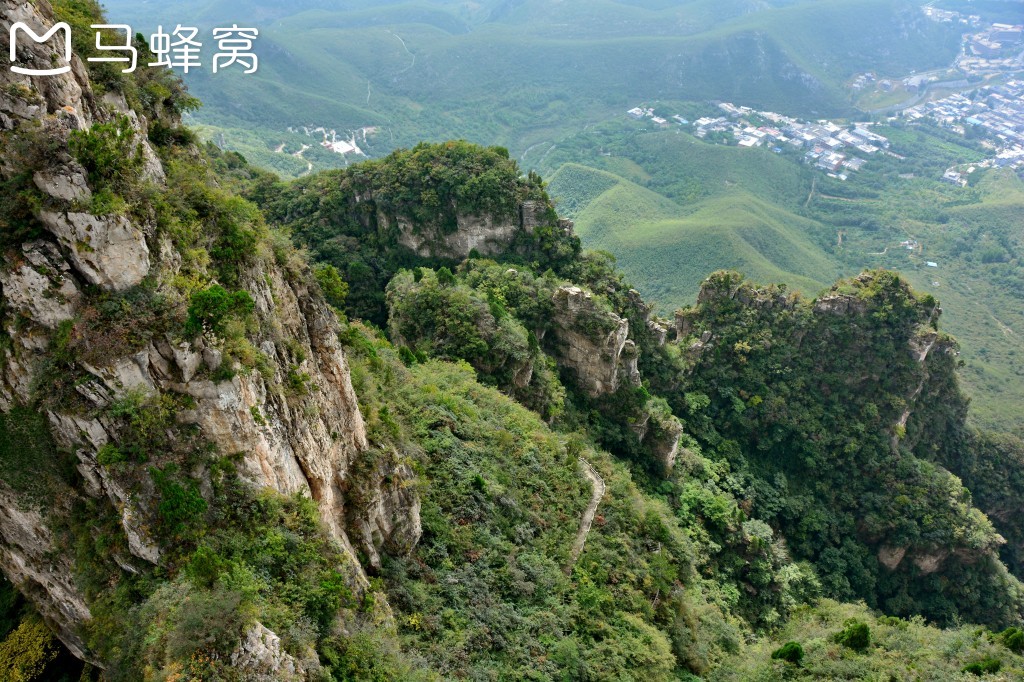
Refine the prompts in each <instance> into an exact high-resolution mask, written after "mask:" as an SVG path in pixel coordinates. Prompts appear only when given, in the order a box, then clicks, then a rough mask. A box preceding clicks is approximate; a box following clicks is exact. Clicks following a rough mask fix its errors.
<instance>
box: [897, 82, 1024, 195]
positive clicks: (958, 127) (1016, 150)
mask: <svg viewBox="0 0 1024 682" xmlns="http://www.w3.org/2000/svg"><path fill="white" fill-rule="evenodd" d="M901 115H902V117H903V118H905V119H907V120H909V121H920V120H929V121H931V122H933V123H935V124H937V125H939V126H942V127H944V128H948V129H950V130H952V131H954V132H956V133H958V134H960V135H966V133H967V129H968V126H973V127H976V128H981V129H983V131H984V133H985V138H986V140H987V141H988V142H989V143H990V144H992V146H993V147H994V151H995V155H994V156H992V157H991V158H989V159H987V160H985V161H982V162H981V163H978V164H974V165H975V167H982V168H986V167H989V168H990V167H996V168H1007V167H1008V168H1014V169H1024V80H1011V81H1008V82H1007V83H1005V84H1003V85H990V86H986V87H984V88H981V89H980V90H978V91H976V92H975V93H973V95H972V96H970V97H968V96H966V95H961V94H955V95H950V96H949V97H946V98H944V99H940V100H936V101H934V102H926V103H925V104H919V105H918V106H916V107H911V108H909V109H906V110H904V111H903V112H902V114H901ZM973 170H974V169H970V170H968V173H970V172H973ZM943 179H944V180H946V181H947V182H951V183H953V184H958V185H965V184H967V180H966V177H965V173H964V172H962V171H961V170H960V169H959V168H957V167H954V168H951V169H949V170H947V171H946V173H945V175H944V176H943Z"/></svg>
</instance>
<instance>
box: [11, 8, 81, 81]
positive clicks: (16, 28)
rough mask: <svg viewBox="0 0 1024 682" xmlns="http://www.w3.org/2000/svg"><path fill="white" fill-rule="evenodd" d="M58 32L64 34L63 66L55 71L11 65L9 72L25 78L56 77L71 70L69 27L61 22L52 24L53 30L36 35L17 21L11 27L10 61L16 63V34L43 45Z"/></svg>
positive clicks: (25, 25)
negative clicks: (24, 35) (25, 35)
mask: <svg viewBox="0 0 1024 682" xmlns="http://www.w3.org/2000/svg"><path fill="white" fill-rule="evenodd" d="M58 32H63V33H64V61H65V62H66V64H65V65H64V66H61V67H58V68H56V69H27V68H25V67H23V66H14V65H13V64H12V65H11V71H13V72H14V73H20V74H24V75H26V76H58V75H60V74H62V73H67V72H68V71H70V70H71V27H70V26H68V25H67V24H66V23H64V22H63V21H62V22H60V23H59V24H54V26H53V28H51V29H50V30H49V31H47V32H46V33H44V34H43V35H38V34H37V33H36V32H35V31H33V30H32V29H31V28H29V27H28V25H27V24H25V23H24V22H21V21H19V22H18V23H16V24H14V25H13V26H11V61H12V62H16V61H18V34H19V33H25V34H27V35H28V37H29V38H31V39H32V42H34V43H45V42H46V41H48V40H49V39H50V38H52V37H53V36H54V35H55V34H57V33H58Z"/></svg>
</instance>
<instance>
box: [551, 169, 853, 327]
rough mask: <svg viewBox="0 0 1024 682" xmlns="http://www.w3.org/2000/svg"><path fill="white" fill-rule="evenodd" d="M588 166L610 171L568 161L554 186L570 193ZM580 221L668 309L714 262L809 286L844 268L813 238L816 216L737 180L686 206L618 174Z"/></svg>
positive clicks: (590, 239) (687, 299)
mask: <svg viewBox="0 0 1024 682" xmlns="http://www.w3.org/2000/svg"><path fill="white" fill-rule="evenodd" d="M588 174H594V175H597V176H598V178H599V179H600V180H605V181H607V180H609V176H610V174H608V173H604V172H603V171H597V170H592V169H586V168H585V167H582V166H566V167H563V168H562V169H561V170H560V171H559V172H558V173H556V174H555V176H554V177H553V178H552V181H551V191H552V192H553V193H554V194H556V195H558V196H563V197H564V196H571V195H572V193H573V187H574V186H575V183H578V182H580V181H581V179H583V181H584V182H586V181H587V180H588V178H587V177H586V176H587V175H588ZM600 180H599V181H600ZM599 181H598V182H599ZM596 184H597V183H596V182H593V181H591V185H596ZM576 221H577V225H578V232H579V234H580V237H581V238H582V239H583V240H584V242H585V243H586V244H587V245H588V246H589V247H591V248H599V249H604V250H607V251H610V252H611V253H613V254H614V255H615V256H616V258H617V261H618V264H619V266H620V267H621V268H622V269H623V271H625V272H626V274H627V276H628V277H629V279H630V280H631V281H633V282H636V283H638V285H639V286H641V287H642V289H643V291H644V293H645V294H647V295H648V296H650V297H651V298H653V299H654V300H655V301H656V302H657V303H658V304H659V307H661V308H662V309H663V310H665V311H671V310H673V309H675V308H678V307H681V306H684V305H687V304H689V303H692V302H693V300H694V297H695V296H696V292H697V289H698V287H699V285H700V282H701V281H703V280H704V278H705V277H707V275H708V274H709V273H711V272H713V271H715V270H720V269H733V270H739V271H741V272H745V273H748V274H749V275H750V276H751V277H752V278H753V279H756V280H759V281H784V282H787V283H789V284H790V285H791V286H794V287H796V288H798V289H800V290H802V291H804V292H805V293H808V294H814V293H817V291H819V290H820V289H822V288H824V287H825V286H826V283H827V282H829V281H831V280H832V279H834V278H835V275H836V273H837V272H838V270H839V266H838V264H836V263H834V262H832V261H831V260H830V259H829V258H828V257H827V256H826V255H825V254H823V253H822V251H821V250H820V249H819V248H817V247H816V246H815V245H814V244H813V243H812V242H810V241H809V239H808V238H807V236H806V233H807V227H808V226H807V223H809V222H810V221H808V220H806V219H804V218H800V217H798V216H796V215H794V214H791V213H788V212H786V211H784V210H782V209H780V208H778V207H777V206H773V205H771V204H770V203H768V202H766V201H764V200H762V199H759V198H757V197H755V196H753V195H752V194H750V193H749V192H747V191H745V190H741V189H738V188H737V189H735V191H733V192H730V193H727V194H722V195H719V196H715V197H711V198H708V199H704V200H701V201H698V202H695V203H694V204H691V205H687V206H686V207H685V208H684V207H682V206H679V205H677V204H674V203H673V202H671V201H670V200H668V199H666V198H664V197H662V196H661V195H658V194H656V193H654V192H652V191H650V190H647V189H645V188H643V187H640V186H639V185H636V184H634V183H632V182H629V181H627V180H622V179H619V180H617V182H616V183H615V184H614V185H612V186H610V187H609V188H608V189H606V190H604V191H603V192H601V193H600V194H599V195H597V196H595V197H593V198H592V199H590V200H589V201H587V203H586V206H585V208H583V209H582V210H580V211H578V212H577V213H576Z"/></svg>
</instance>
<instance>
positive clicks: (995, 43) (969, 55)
mask: <svg viewBox="0 0 1024 682" xmlns="http://www.w3.org/2000/svg"><path fill="white" fill-rule="evenodd" d="M1022 44H1024V25H1022V24H991V25H990V26H988V27H987V28H986V29H985V30H983V31H980V32H978V33H974V34H972V35H968V36H965V39H964V50H963V53H962V54H961V55H960V57H959V58H958V59H957V61H956V66H957V68H959V69H960V70H961V71H963V72H964V73H967V74H972V73H974V74H980V75H984V74H987V73H993V72H1000V71H1002V72H1006V71H1017V70H1019V69H1020V68H1021V67H1022V66H1024V53H1022V51H1021V46H1022Z"/></svg>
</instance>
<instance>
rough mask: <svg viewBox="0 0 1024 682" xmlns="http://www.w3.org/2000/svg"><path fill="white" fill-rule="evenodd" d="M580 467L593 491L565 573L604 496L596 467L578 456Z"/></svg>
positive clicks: (574, 557) (578, 550)
mask: <svg viewBox="0 0 1024 682" xmlns="http://www.w3.org/2000/svg"><path fill="white" fill-rule="evenodd" d="M580 469H582V470H583V475H584V476H586V477H587V480H589V481H590V484H591V486H593V489H594V492H593V494H592V495H591V496H590V504H588V505H587V510H586V511H585V512H583V519H582V520H581V521H580V530H579V532H578V533H576V542H574V543H573V544H572V561H571V562H570V563H569V566H568V568H567V569H566V573H568V572H570V571H572V567H573V566H574V565H575V564H576V560H577V559H579V558H580V554H582V553H583V545H584V544H586V542H587V534H588V533H589V532H590V527H591V526H593V525H594V516H596V515H597V507H598V505H600V504H601V498H603V497H604V493H605V490H606V486H605V484H604V479H603V478H601V474H599V473H597V469H595V468H594V467H593V465H591V464H590V462H588V461H587V460H585V459H583V458H582V457H580Z"/></svg>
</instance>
